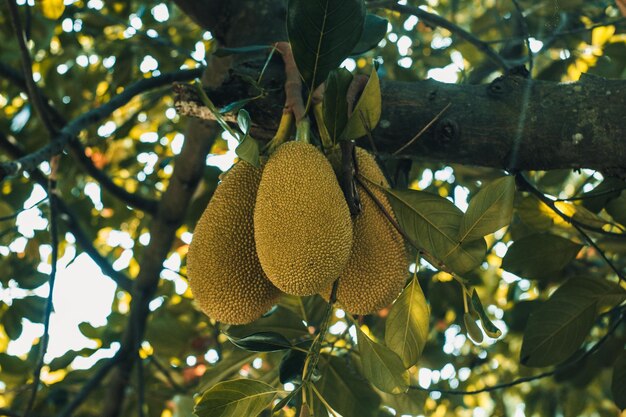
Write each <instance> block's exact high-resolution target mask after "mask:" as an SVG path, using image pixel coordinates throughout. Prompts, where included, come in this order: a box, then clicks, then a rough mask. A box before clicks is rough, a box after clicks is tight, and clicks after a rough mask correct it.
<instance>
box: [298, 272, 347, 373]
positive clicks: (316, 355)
mask: <svg viewBox="0 0 626 417" xmlns="http://www.w3.org/2000/svg"><path fill="white" fill-rule="evenodd" d="M338 287H339V278H337V279H336V280H335V282H334V283H333V289H332V290H331V292H330V298H329V299H328V306H327V307H326V312H325V313H324V319H323V320H322V323H321V324H320V329H319V332H318V333H317V337H316V338H315V340H314V341H313V344H312V345H311V349H310V350H309V355H308V357H307V360H306V363H307V365H306V366H305V368H304V375H303V377H302V383H303V384H305V383H309V382H310V381H311V378H312V377H313V374H315V373H316V372H315V371H316V369H317V364H318V363H319V360H320V351H321V350H322V342H323V341H324V339H325V338H326V333H327V332H328V327H329V325H330V319H331V317H332V312H333V307H334V305H335V301H337V288H338Z"/></svg>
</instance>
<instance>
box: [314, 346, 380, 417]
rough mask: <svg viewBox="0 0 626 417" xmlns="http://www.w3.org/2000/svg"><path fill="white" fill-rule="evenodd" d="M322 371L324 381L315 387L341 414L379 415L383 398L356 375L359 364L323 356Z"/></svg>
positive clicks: (348, 358) (346, 416)
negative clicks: (356, 366) (356, 367)
mask: <svg viewBox="0 0 626 417" xmlns="http://www.w3.org/2000/svg"><path fill="white" fill-rule="evenodd" d="M319 370H320V379H319V381H317V382H316V383H315V386H316V387H317V389H318V390H319V391H320V393H321V394H322V396H323V397H324V399H325V400H326V401H327V402H328V403H329V404H330V406H331V407H332V408H333V409H334V410H336V411H337V412H338V413H339V414H341V415H342V416H345V417H352V416H359V417H375V416H376V415H378V407H379V406H380V397H379V396H378V394H376V391H374V390H373V389H372V387H370V385H369V384H368V383H367V381H366V380H365V379H364V378H363V377H362V376H361V375H359V374H357V373H356V372H355V364H354V363H353V362H352V361H351V360H350V357H349V356H343V357H338V356H327V355H322V357H321V358H320V364H319ZM320 415H324V414H320Z"/></svg>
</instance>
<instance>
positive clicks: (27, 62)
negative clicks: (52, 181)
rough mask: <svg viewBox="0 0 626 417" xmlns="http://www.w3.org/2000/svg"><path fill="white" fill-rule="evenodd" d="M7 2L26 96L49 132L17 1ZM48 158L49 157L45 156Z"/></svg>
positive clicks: (46, 115)
mask: <svg viewBox="0 0 626 417" xmlns="http://www.w3.org/2000/svg"><path fill="white" fill-rule="evenodd" d="M7 4H8V6H9V14H10V15H11V19H10V20H11V24H12V26H13V30H14V32H15V37H16V38H17V44H18V46H19V49H20V57H21V58H22V70H23V71H24V79H25V81H26V91H27V92H28V97H29V98H30V101H31V103H32V105H33V109H34V110H35V112H36V113H37V115H38V116H39V118H40V119H41V121H42V123H43V124H44V126H45V127H46V129H47V130H48V131H49V132H52V131H54V130H55V128H54V125H53V124H52V121H51V120H50V117H49V116H48V113H47V112H46V110H45V104H44V101H43V98H42V97H41V94H40V93H39V89H38V88H37V85H36V84H35V80H34V79H33V67H32V62H31V58H30V52H29V50H28V46H27V45H26V37H25V34H24V28H23V27H22V21H21V20H20V14H19V11H18V10H17V3H16V2H15V0H7ZM47 159H49V158H47Z"/></svg>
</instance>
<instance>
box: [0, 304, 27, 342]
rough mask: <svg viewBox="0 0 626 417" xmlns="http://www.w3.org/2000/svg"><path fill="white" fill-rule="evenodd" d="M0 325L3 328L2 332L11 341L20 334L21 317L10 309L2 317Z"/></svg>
mask: <svg viewBox="0 0 626 417" xmlns="http://www.w3.org/2000/svg"><path fill="white" fill-rule="evenodd" d="M0 324H2V326H4V331H5V333H6V334H7V336H9V339H11V340H16V339H18V338H19V337H20V335H21V334H22V328H23V327H22V315H21V314H19V313H18V312H17V311H16V310H14V309H12V308H10V307H9V309H8V310H6V311H5V312H4V314H3V315H2V320H0Z"/></svg>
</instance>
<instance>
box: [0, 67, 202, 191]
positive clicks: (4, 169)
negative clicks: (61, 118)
mask: <svg viewBox="0 0 626 417" xmlns="http://www.w3.org/2000/svg"><path fill="white" fill-rule="evenodd" d="M202 70H203V68H195V69H190V70H180V71H176V72H171V73H166V74H162V75H159V76H156V77H152V78H146V79H142V80H140V81H138V82H136V83H134V84H132V85H130V86H129V87H128V88H126V89H125V90H124V91H123V92H122V93H120V94H118V95H117V96H115V97H113V98H112V99H111V100H109V101H108V102H107V103H105V104H103V105H102V106H100V107H97V108H95V109H93V110H90V111H88V112H87V113H84V114H82V115H80V116H78V117H77V118H76V119H74V120H72V121H70V122H69V123H68V124H67V125H66V126H65V127H64V128H63V129H61V131H60V132H59V134H58V135H57V136H56V137H55V138H54V140H53V141H52V143H50V144H48V145H46V146H44V147H42V148H41V149H39V150H37V151H35V152H33V153H31V154H29V155H27V156H24V157H22V158H20V159H19V160H17V161H13V162H5V163H0V181H2V180H3V179H4V178H6V177H7V176H9V175H16V174H18V173H19V172H21V171H32V170H33V169H35V168H36V167H37V166H38V165H39V164H40V163H41V162H43V161H46V160H48V159H50V157H52V156H54V155H58V154H60V153H61V152H63V150H64V148H65V146H66V145H67V144H68V143H69V142H70V141H71V140H72V139H73V138H74V137H75V136H77V135H78V134H79V133H80V132H81V131H82V130H83V129H85V128H87V127H89V126H91V125H93V124H94V123H98V122H100V121H101V120H103V119H105V118H106V117H108V116H110V115H111V113H113V112H114V111H115V110H117V109H119V108H120V107H122V106H124V105H125V104H127V103H128V102H129V101H130V100H131V99H132V98H133V97H135V96H136V95H139V94H141V93H143V92H145V91H147V90H150V89H153V88H157V87H161V86H164V85H168V84H171V83H173V82H177V81H178V82H180V81H189V80H192V79H194V78H197V77H199V76H200V75H201V74H202Z"/></svg>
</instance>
